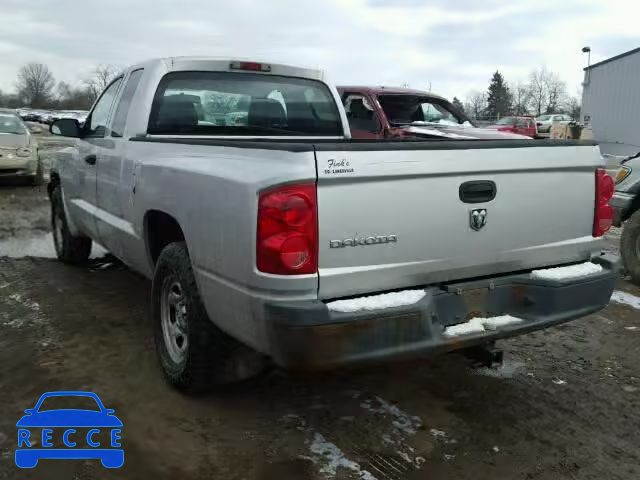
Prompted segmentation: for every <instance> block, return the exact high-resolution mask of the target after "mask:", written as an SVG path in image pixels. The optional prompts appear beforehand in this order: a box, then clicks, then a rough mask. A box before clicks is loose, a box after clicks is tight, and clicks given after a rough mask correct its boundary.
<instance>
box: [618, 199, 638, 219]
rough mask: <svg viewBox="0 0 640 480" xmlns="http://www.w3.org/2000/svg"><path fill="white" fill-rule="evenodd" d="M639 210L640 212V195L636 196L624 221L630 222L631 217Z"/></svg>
mask: <svg viewBox="0 0 640 480" xmlns="http://www.w3.org/2000/svg"><path fill="white" fill-rule="evenodd" d="M637 210H640V194H638V195H636V197H635V198H634V199H633V202H631V206H630V207H629V208H628V209H627V211H626V212H625V215H624V218H623V219H622V221H625V220H628V219H629V217H631V215H633V214H634V213H636V211H637Z"/></svg>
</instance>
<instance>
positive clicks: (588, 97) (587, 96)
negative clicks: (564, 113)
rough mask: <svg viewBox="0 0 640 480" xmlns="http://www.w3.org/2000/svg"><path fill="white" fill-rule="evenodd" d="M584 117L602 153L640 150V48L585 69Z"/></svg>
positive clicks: (623, 152)
mask: <svg viewBox="0 0 640 480" xmlns="http://www.w3.org/2000/svg"><path fill="white" fill-rule="evenodd" d="M583 87H584V88H583V93H582V112H581V113H582V121H583V122H584V123H590V124H591V125H592V127H593V138H594V139H595V140H597V141H598V142H599V143H600V149H601V150H602V153H608V154H611V155H631V154H635V153H638V152H640V48H636V49H634V50H631V51H629V52H625V53H622V54H620V55H617V56H615V57H612V58H609V59H607V60H603V61H602V62H599V63H594V64H593V65H591V66H589V67H587V68H585V69H584V83H583Z"/></svg>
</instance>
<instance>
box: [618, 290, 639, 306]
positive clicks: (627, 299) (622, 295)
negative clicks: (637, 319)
mask: <svg viewBox="0 0 640 480" xmlns="http://www.w3.org/2000/svg"><path fill="white" fill-rule="evenodd" d="M611 301H612V302H616V303H621V304H623V305H628V306H630V307H632V308H635V309H637V310H640V297H636V296H635V295H632V294H630V293H627V292H623V291H622V290H616V291H615V292H613V295H611Z"/></svg>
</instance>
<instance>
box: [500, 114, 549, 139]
mask: <svg viewBox="0 0 640 480" xmlns="http://www.w3.org/2000/svg"><path fill="white" fill-rule="evenodd" d="M489 128H494V129H496V130H498V131H499V132H509V133H517V134H518V135H526V136H527V137H531V138H536V137H537V136H538V130H537V128H536V121H535V119H534V118H533V117H528V116H522V117H502V118H501V119H500V120H498V121H497V122H496V124H495V125H492V126H491V127H489Z"/></svg>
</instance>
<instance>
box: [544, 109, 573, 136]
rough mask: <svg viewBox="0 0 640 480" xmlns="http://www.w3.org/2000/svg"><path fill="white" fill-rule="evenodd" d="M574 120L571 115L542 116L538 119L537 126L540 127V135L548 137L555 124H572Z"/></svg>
mask: <svg viewBox="0 0 640 480" xmlns="http://www.w3.org/2000/svg"><path fill="white" fill-rule="evenodd" d="M570 121H572V118H571V117H570V116H569V115H563V114H551V115H541V116H539V117H538V118H536V126H537V127H538V134H543V135H548V134H550V133H551V126H552V125H553V124H554V122H570Z"/></svg>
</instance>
